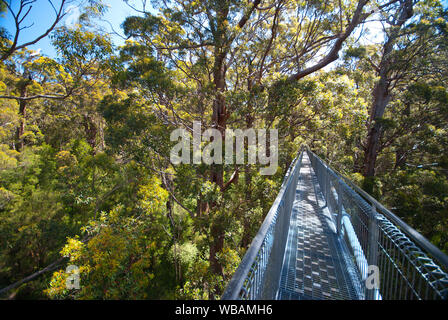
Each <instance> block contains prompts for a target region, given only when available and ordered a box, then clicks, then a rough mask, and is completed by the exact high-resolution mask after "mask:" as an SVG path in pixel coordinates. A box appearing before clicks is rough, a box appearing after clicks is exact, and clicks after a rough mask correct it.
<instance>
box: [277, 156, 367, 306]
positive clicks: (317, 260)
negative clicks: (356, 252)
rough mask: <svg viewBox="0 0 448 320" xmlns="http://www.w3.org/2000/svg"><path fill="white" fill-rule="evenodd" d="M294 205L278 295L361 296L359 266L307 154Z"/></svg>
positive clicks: (284, 296) (317, 296) (312, 297)
mask: <svg viewBox="0 0 448 320" xmlns="http://www.w3.org/2000/svg"><path fill="white" fill-rule="evenodd" d="M302 164H303V165H302V168H301V170H300V176H299V182H298V185H297V189H296V197H295V201H294V204H293V208H292V215H291V224H290V228H289V232H288V240H287V246H286V250H285V258H284V264H283V268H282V273H281V278H280V288H279V292H278V295H277V299H295V300H309V299H313V300H323V299H332V300H340V299H359V298H360V296H359V293H358V292H359V291H358V290H356V288H359V287H360V285H359V284H357V283H356V282H357V280H358V279H357V278H356V277H353V275H354V274H356V271H355V270H354V268H355V266H354V265H353V263H351V261H350V260H348V259H347V257H348V256H349V255H348V254H344V253H345V251H346V250H347V249H346V248H345V247H344V246H343V245H342V243H341V241H340V240H339V239H338V238H337V234H336V230H335V226H334V223H333V219H332V217H331V215H330V213H329V212H328V210H325V207H324V205H325V203H324V201H321V202H322V207H321V206H320V204H319V200H321V199H323V196H322V194H321V192H320V189H319V184H318V183H317V178H316V176H315V174H314V171H313V169H312V168H311V165H310V160H309V158H308V156H307V155H305V156H304V157H303V160H302Z"/></svg>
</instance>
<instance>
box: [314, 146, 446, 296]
mask: <svg viewBox="0 0 448 320" xmlns="http://www.w3.org/2000/svg"><path fill="white" fill-rule="evenodd" d="M307 153H308V155H309V157H310V160H311V163H312V166H313V169H314V171H315V173H316V175H317V179H318V181H319V185H320V188H321V190H322V193H323V195H324V198H325V207H327V208H328V210H329V211H330V213H331V214H332V215H333V217H334V218H335V219H336V220H337V231H338V234H339V235H340V236H341V239H344V240H345V243H346V244H347V245H348V247H350V249H351V255H352V258H353V259H355V260H356V261H357V264H358V271H359V274H360V276H361V278H362V281H363V282H362V286H363V290H364V291H365V294H366V296H365V297H366V298H367V299H447V298H448V273H447V271H448V267H447V266H448V263H447V262H448V257H447V255H446V254H445V253H443V252H442V251H441V250H440V249H438V248H437V247H436V246H434V245H433V244H431V243H430V242H429V241H428V240H427V239H426V238H425V237H424V236H423V235H421V234H420V233H418V232H417V231H416V230H415V229H413V228H412V227H410V226H409V225H407V224H406V223H405V222H404V221H403V220H401V219H400V218H399V217H397V216H396V215H395V214H394V213H392V212H391V211H390V210H388V209H387V208H385V207H384V206H383V205H382V204H381V203H379V202H378V201H377V200H376V199H374V198H373V197H372V196H370V195H369V194H368V193H366V192H365V191H363V190H362V189H361V188H359V187H358V186H356V185H355V184H354V183H353V182H352V181H351V180H350V179H348V178H347V177H345V176H344V175H342V174H340V173H339V172H337V171H336V170H334V169H333V168H331V167H330V166H329V165H328V164H327V163H325V161H323V160H322V159H321V158H320V157H319V156H317V155H316V154H315V153H313V152H312V151H311V150H309V148H307ZM435 261H437V264H436V263H435ZM370 267H376V268H378V269H377V270H378V271H379V273H380V279H381V280H380V281H379V282H380V285H379V287H376V288H375V289H372V288H371V287H370V286H369V287H367V282H364V281H366V280H367V276H368V273H369V272H370V270H371V269H370ZM368 270H369V271H368Z"/></svg>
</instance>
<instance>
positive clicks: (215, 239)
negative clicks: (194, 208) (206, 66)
mask: <svg viewBox="0 0 448 320" xmlns="http://www.w3.org/2000/svg"><path fill="white" fill-rule="evenodd" d="M228 12H229V4H228V3H227V2H220V3H219V4H218V9H217V13H216V14H217V16H216V30H215V34H214V36H215V51H214V57H215V61H214V65H213V84H214V87H215V90H216V93H215V99H214V101H213V114H212V127H213V128H215V129H218V130H219V131H220V132H221V138H222V145H224V142H225V131H226V127H227V117H228V114H227V108H226V101H225V97H224V91H225V84H226V70H225V68H226V66H225V60H226V56H227V53H228V48H229V46H228V44H227V25H228V21H227V15H228ZM210 180H211V181H212V182H214V183H216V184H217V185H218V186H219V188H220V189H221V190H222V189H223V186H224V172H223V166H222V165H220V164H213V165H212V166H211V170H210ZM215 207H216V204H215V203H211V204H210V209H211V214H213V211H215ZM216 222H217V221H212V222H211V223H212V225H211V228H210V231H211V235H210V236H211V237H212V243H211V245H210V256H209V261H210V267H211V270H212V272H213V273H214V274H217V275H222V274H223V270H222V266H221V264H220V263H219V261H218V259H217V258H216V254H217V253H219V252H221V251H222V249H223V247H224V230H223V228H222V227H221V226H219V225H218V224H217V223H216Z"/></svg>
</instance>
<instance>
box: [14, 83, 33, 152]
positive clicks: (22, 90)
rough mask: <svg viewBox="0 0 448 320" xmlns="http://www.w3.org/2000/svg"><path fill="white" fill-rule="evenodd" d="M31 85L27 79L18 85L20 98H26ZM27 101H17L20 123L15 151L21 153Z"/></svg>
mask: <svg viewBox="0 0 448 320" xmlns="http://www.w3.org/2000/svg"><path fill="white" fill-rule="evenodd" d="M30 84H31V80H30V79H27V80H25V81H24V82H23V83H22V84H20V87H19V95H20V97H22V98H24V97H26V92H27V87H28V85H30ZM27 104H28V101H27V100H19V116H20V123H19V126H18V127H17V130H16V140H17V144H16V150H17V151H21V150H23V147H24V144H25V143H24V141H23V139H22V136H23V134H24V133H25V123H26V115H27V114H26V113H27V108H26V107H27Z"/></svg>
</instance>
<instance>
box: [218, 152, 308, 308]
mask: <svg viewBox="0 0 448 320" xmlns="http://www.w3.org/2000/svg"><path fill="white" fill-rule="evenodd" d="M303 151H304V149H303V147H301V148H300V150H299V152H298V154H297V156H296V157H295V158H294V160H293V161H292V162H291V165H290V166H289V168H288V171H287V172H286V175H285V177H284V179H283V182H282V185H281V187H280V191H279V193H278V195H277V197H276V198H275V201H274V203H273V204H272V207H271V209H270V210H269V212H268V214H267V215H266V218H265V219H264V221H263V224H262V225H261V227H260V229H259V230H258V232H257V235H256V236H255V238H254V239H253V240H252V242H251V244H250V246H249V248H248V249H247V251H246V254H245V255H244V257H243V259H242V260H241V262H240V264H239V266H238V268H237V270H236V271H235V273H234V274H233V276H232V279H231V280H230V281H229V283H228V284H227V287H226V289H225V291H224V293H223V295H222V297H221V299H222V300H236V299H238V295H239V293H240V290H241V288H242V287H243V285H244V281H245V280H246V278H247V276H248V274H249V272H250V269H251V267H252V265H253V263H254V262H255V259H256V257H257V254H258V252H259V250H260V248H261V246H262V244H263V241H264V239H265V237H266V234H267V232H268V229H269V226H270V225H271V223H272V222H273V219H274V217H275V214H276V211H277V208H278V207H279V205H280V203H281V201H282V198H283V195H284V193H285V190H286V187H287V185H288V182H289V180H290V179H291V178H292V173H293V170H294V168H295V166H296V165H297V163H298V161H299V159H300V156H301V154H302V152H303Z"/></svg>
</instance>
